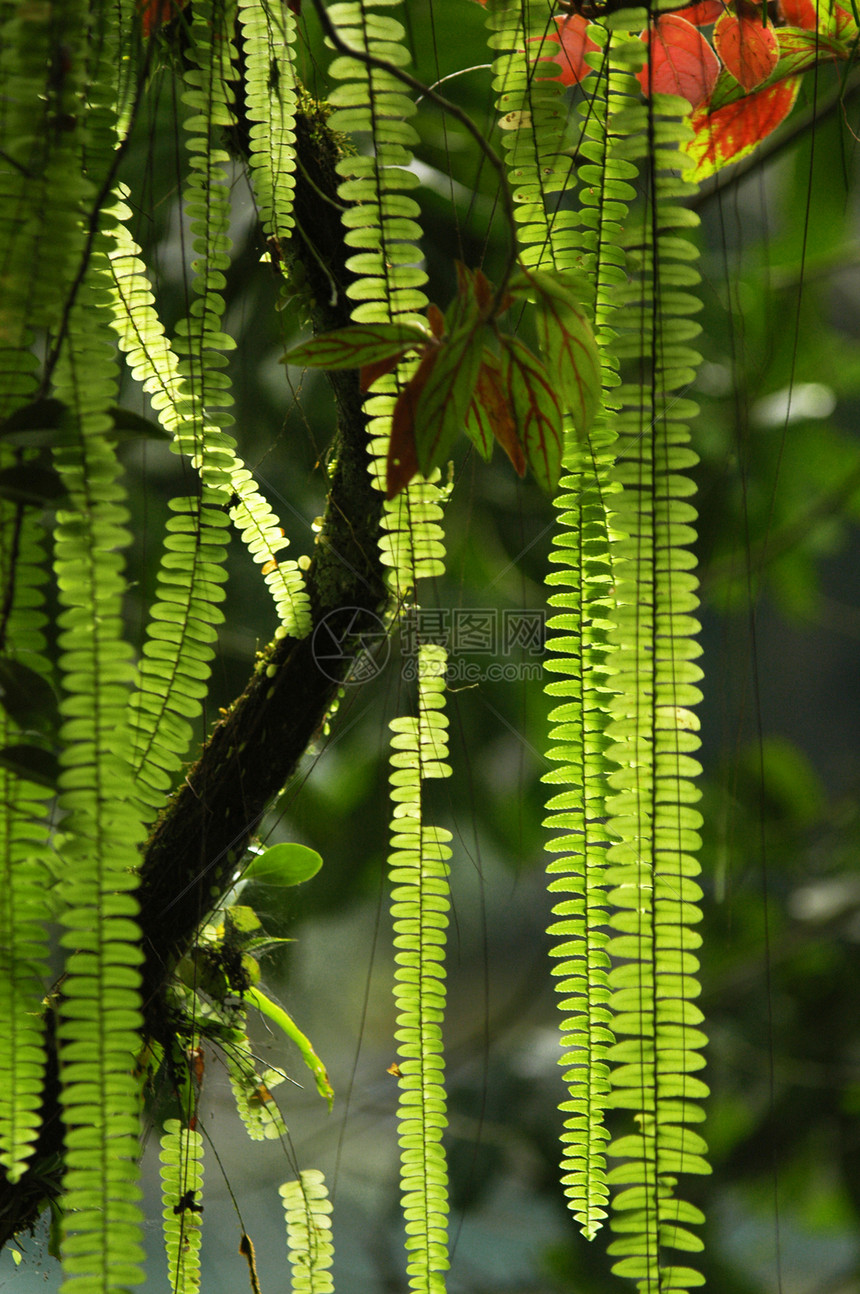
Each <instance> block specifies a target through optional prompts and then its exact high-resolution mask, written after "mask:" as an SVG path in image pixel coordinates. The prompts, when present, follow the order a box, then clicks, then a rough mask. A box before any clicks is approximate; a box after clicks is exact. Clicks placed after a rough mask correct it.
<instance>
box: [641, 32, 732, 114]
mask: <svg viewBox="0 0 860 1294" xmlns="http://www.w3.org/2000/svg"><path fill="white" fill-rule="evenodd" d="M642 39H643V40H644V41H645V43H646V44H647V45H648V46H649V51H650V59H649V63H646V65H645V67H643V69H642V71H641V72H639V73H638V74H637V78H636V79H637V80H638V82H639V84H640V85H641V86H642V91H643V93H644V94H645V95H649V94H679V95H680V96H681V98H682V99H686V100H687V102H688V103H689V104H690V106H691V107H692V108H698V107H699V105H700V104H702V103H705V102H706V100H707V99H708V97H709V96H710V93H711V91H712V90H713V88H714V85H715V83H716V80H717V77H718V76H719V74H720V62H719V59H718V58H717V56H716V54H715V53H714V51H713V50H712V49H711V47H710V45H709V44H708V42H707V41H706V40H705V38H704V36H703V35H702V33H701V32H700V31H699V29H698V27H694V26H693V24H692V23H689V22H687V21H686V19H684V18H679V17H678V15H677V14H671V13H669V14H663V15H662V16H661V17H660V18H658V19H657V21H656V23H654V24H653V26H652V28H651V32H650V35H649V33H648V32H643V33H642Z"/></svg>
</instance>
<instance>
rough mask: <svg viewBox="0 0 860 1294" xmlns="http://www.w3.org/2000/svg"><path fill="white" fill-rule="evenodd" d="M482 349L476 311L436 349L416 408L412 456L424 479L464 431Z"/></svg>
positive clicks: (480, 327) (481, 326) (442, 460)
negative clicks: (416, 461) (434, 358)
mask: <svg viewBox="0 0 860 1294" xmlns="http://www.w3.org/2000/svg"><path fill="white" fill-rule="evenodd" d="M483 347H484V328H483V325H482V324H481V323H480V321H479V319H478V317H477V310H476V309H473V310H472V311H471V312H470V315H469V317H468V318H467V319H466V321H465V322H464V323H463V324H461V325H460V327H459V328H457V329H456V330H455V331H454V332H453V333H452V334H451V335H450V337H448V338H447V339H446V340H445V341H443V342H442V344H441V346H440V347H439V354H438V358H437V360H436V363H435V364H434V365H433V368H432V371H431V372H430V374H429V376H428V377H427V380H426V383H425V385H424V389H423V390H422V391H421V394H420V395H419V397H418V400H417V402H416V405H415V420H414V427H415V452H416V455H417V458H418V467H419V469H420V470H421V472H422V473H423V475H424V476H429V474H430V473H431V472H432V470H433V468H434V467H439V466H440V465H441V464H443V463H444V462H445V460H446V458H447V457H448V454H449V452H450V450H451V446H452V445H453V443H454V441H455V440H456V438H457V436H458V435H459V434H460V432H461V431H462V430H463V427H464V424H465V422H466V414H467V412H468V409H469V405H470V404H471V403H472V395H473V394H474V390H475V384H476V382H477V380H478V370H479V369H480V367H481V354H482V351H483Z"/></svg>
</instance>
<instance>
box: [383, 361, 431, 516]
mask: <svg viewBox="0 0 860 1294" xmlns="http://www.w3.org/2000/svg"><path fill="white" fill-rule="evenodd" d="M440 354H441V348H434V349H432V350H428V351H427V352H426V353H425V355H424V357H423V358H422V360H421V363H420V364H419V365H418V367H417V369H416V370H415V372H414V373H413V375H412V377H411V379H410V381H409V382H407V384H406V386H405V387H404V388H403V390H402V391H401V392H400V395H399V396H398V397H397V403H396V404H395V406H394V413H393V415H392V418H391V440H390V441H389V444H388V469H387V472H386V478H385V497H386V498H387V499H393V498H394V496H395V495H396V494H399V493H400V491H401V490H404V489H405V488H406V486H407V485H408V484H409V482H410V481H411V480H412V478H413V476H414V475H415V473H416V472H417V471H418V454H417V451H416V449H415V409H416V407H417V405H418V397H419V396H420V395H421V392H422V391H423V390H424V387H425V386H426V385H427V379H428V378H429V376H430V374H431V373H432V372H433V365H434V364H435V363H436V360H437V359H438V358H439V355H440Z"/></svg>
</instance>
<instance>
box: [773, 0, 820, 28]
mask: <svg viewBox="0 0 860 1294" xmlns="http://www.w3.org/2000/svg"><path fill="white" fill-rule="evenodd" d="M777 9H778V10H779V14H780V17H781V18H783V19H784V21H785V22H786V23H787V24H788V26H789V27H802V28H803V29H804V31H815V29H816V27H817V26H818V16H817V13H816V4H815V0H777Z"/></svg>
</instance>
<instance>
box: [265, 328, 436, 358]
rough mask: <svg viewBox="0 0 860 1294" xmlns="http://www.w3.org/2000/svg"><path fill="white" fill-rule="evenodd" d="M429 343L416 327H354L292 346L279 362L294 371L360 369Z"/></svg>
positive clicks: (424, 334) (425, 334) (427, 338)
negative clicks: (303, 369)
mask: <svg viewBox="0 0 860 1294" xmlns="http://www.w3.org/2000/svg"><path fill="white" fill-rule="evenodd" d="M430 340H431V335H430V333H428V332H426V331H425V330H424V329H423V328H420V327H418V326H417V325H416V324H405V323H378V324H356V325H355V327H352V328H338V329H337V330H336V331H335V332H326V333H322V334H321V335H320V336H319V337H314V338H313V340H312V341H306V342H303V343H302V344H301V346H294V347H293V349H292V350H289V351H287V353H286V355H284V357H283V359H282V360H281V363H282V364H293V365H295V366H296V367H297V368H305V367H308V368H325V369H345V368H364V367H365V366H366V365H369V364H378V363H379V362H380V360H386V359H392V358H399V356H401V355H405V354H406V352H407V351H409V350H413V349H414V348H416V347H419V346H426V345H427V343H428V341H430Z"/></svg>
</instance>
